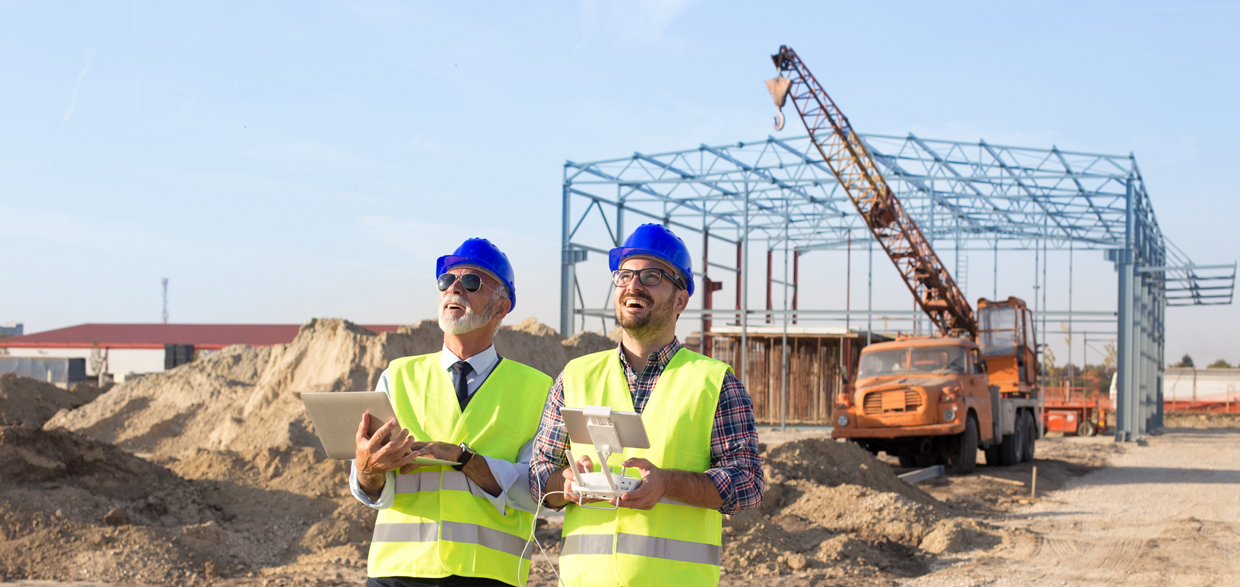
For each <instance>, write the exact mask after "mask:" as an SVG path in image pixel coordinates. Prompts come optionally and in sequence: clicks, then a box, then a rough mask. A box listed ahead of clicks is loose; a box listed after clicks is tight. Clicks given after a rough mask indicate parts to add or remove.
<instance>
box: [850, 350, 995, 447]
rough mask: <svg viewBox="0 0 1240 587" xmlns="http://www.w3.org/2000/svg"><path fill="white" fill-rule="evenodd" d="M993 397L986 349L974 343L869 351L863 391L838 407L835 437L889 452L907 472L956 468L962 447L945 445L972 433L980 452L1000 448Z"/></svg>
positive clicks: (861, 376)
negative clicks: (983, 446) (994, 444)
mask: <svg viewBox="0 0 1240 587" xmlns="http://www.w3.org/2000/svg"><path fill="white" fill-rule="evenodd" d="M991 395H992V394H991V392H990V386H989V383H988V382H987V377H986V371H985V367H984V364H983V363H982V360H981V353H980V349H979V348H978V346H977V344H975V343H974V342H972V341H970V340H966V339H962V338H938V337H923V338H902V339H899V340H896V341H893V342H884V343H878V344H873V345H870V346H868V347H866V348H865V349H863V350H862V351H861V358H860V367H859V369H858V372H857V379H856V385H855V386H854V388H853V389H852V391H851V393H848V394H845V395H842V396H841V397H840V398H839V401H838V402H837V403H838V405H837V406H836V421H835V429H834V430H832V432H831V436H832V437H833V438H849V439H853V440H855V441H857V442H858V443H859V444H861V445H862V446H864V447H865V448H866V449H868V450H870V451H871V452H875V453H877V452H878V451H885V452H887V453H888V454H890V455H892V456H895V457H898V458H899V459H900V463H901V464H902V465H904V466H925V465H930V464H935V463H936V462H940V461H947V462H948V463H949V464H951V463H952V462H953V459H952V455H951V454H950V453H952V452H954V450H953V449H956V448H962V447H953V446H950V444H951V443H950V442H944V441H942V440H941V439H943V438H954V437H958V436H960V435H961V434H964V433H965V432H966V428H969V427H971V430H972V433H973V450H974V451H976V450H977V446H978V444H979V443H990V442H991V441H992V440H993V438H994V432H993V430H994V426H993V423H992V413H993V410H992V409H991V400H992V397H991ZM970 420H972V424H970V422H969V421H970ZM966 459H967V455H966Z"/></svg>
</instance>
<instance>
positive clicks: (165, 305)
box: [163, 277, 168, 324]
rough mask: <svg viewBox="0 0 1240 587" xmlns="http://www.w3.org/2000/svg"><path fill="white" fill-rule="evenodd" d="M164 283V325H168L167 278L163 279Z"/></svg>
mask: <svg viewBox="0 0 1240 587" xmlns="http://www.w3.org/2000/svg"><path fill="white" fill-rule="evenodd" d="M163 282H164V324H167V323H168V278H167V277H165V278H164V279H163Z"/></svg>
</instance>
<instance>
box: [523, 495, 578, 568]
mask: <svg viewBox="0 0 1240 587" xmlns="http://www.w3.org/2000/svg"><path fill="white" fill-rule="evenodd" d="M557 493H558V494H560V495H565V496H567V495H568V493H569V492H567V491H552V492H551V493H547V494H544V495H543V496H542V499H540V500H538V505H536V506H534V525H533V527H532V528H530V537H529V538H528V539H526V541H525V546H523V547H522V548H521V559H524V558H525V551H526V549H528V548H529V547H530V542H533V543H534V544H537V545H538V550H539V551H541V552H542V555H543V559H544V560H546V561H547V566H549V567H551V574H553V575H555V580H556V585H563V584H564V580H563V579H561V578H560V573H558V572H556V570H555V565H553V564H551V555H549V554H547V550H546V549H545V548H543V545H542V543H541V542H538V541H537V540H534V533H535V532H537V531H538V512H539V511H540V510H542V506H543V503H544V502H546V501H547V497H548V496H551V495H555V494H557ZM560 532H561V533H563V532H564V530H563V529H561V530H560ZM530 570H531V571H532V570H534V559H533V557H530ZM526 584H529V581H528V580H527V581H526ZM520 585H521V561H520V560H518V561H517V587H520Z"/></svg>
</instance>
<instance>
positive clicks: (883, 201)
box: [766, 45, 1041, 473]
mask: <svg viewBox="0 0 1240 587" xmlns="http://www.w3.org/2000/svg"><path fill="white" fill-rule="evenodd" d="M771 60H772V62H773V63H774V64H775V69H776V72H777V73H776V77H775V78H774V79H771V80H767V82H766V87H767V90H768V91H770V93H771V98H772V99H773V100H774V102H775V107H776V108H778V109H780V114H777V115H776V124H775V129H776V130H779V129H781V128H783V123H784V119H783V114H782V109H783V107H784V105H785V104H786V103H788V102H791V103H792V106H793V107H794V108H796V111H797V115H798V116H799V117H800V118H801V122H802V123H804V124H805V130H806V131H808V132H809V136H810V140H811V141H812V142H813V143H814V147H815V148H816V149H817V151H818V154H819V155H821V156H822V160H823V162H824V163H826V165H827V167H828V168H829V169H830V170H831V174H832V175H834V176H835V178H836V180H838V181H839V185H840V186H841V187H842V188H843V189H844V192H845V193H847V194H848V198H849V199H850V200H852V203H853V205H854V206H855V207H856V208H857V213H858V215H859V216H860V218H861V219H863V220H864V221H865V224H866V227H867V228H869V230H870V233H871V234H872V235H873V236H874V241H875V242H877V243H878V244H879V245H881V246H882V248H883V251H884V252H886V253H887V256H888V258H890V259H891V262H892V263H893V264H894V265H895V267H896V270H897V271H898V272H899V273H900V277H901V278H902V279H903V280H904V283H905V285H907V286H908V288H909V292H910V293H912V294H913V299H914V300H916V301H917V304H918V305H919V306H921V309H922V310H923V311H924V312H925V313H926V315H927V316H928V317H929V318H930V321H931V322H932V323H933V324H934V326H935V328H936V329H937V330H938V332H939V334H940V336H939V337H932V338H905V339H900V340H896V341H893V342H886V343H880V344H874V345H870V346H867V347H866V348H865V349H864V350H862V351H861V366H860V371H859V373H857V379H856V385H855V386H853V387H851V388H849V387H847V386H846V387H845V391H844V392H843V393H841V394H840V395H839V396H838V397H837V398H836V409H835V418H836V420H835V429H834V430H833V431H832V433H831V436H832V437H833V438H848V439H851V440H854V441H856V442H857V443H859V444H861V445H862V446H864V447H865V448H866V449H868V450H869V451H870V452H873V453H877V452H878V451H885V452H886V453H887V454H889V455H893V456H895V457H897V458H899V459H900V464H902V465H905V466H928V465H932V464H936V463H944V464H947V465H949V466H950V467H951V470H952V471H954V472H956V473H970V472H972V471H973V468H974V466H975V465H976V464H977V450H978V449H979V448H981V449H984V450H985V451H986V462H987V464H991V465H993V464H1005V465H1010V464H1015V463H1018V462H1021V461H1031V460H1033V445H1034V441H1035V440H1037V437H1038V427H1037V425H1036V422H1037V419H1036V418H1035V415H1036V413H1037V404H1038V399H1039V394H1040V393H1041V390H1040V387H1039V384H1038V375H1037V370H1038V365H1037V359H1036V355H1035V349H1037V343H1036V341H1035V340H1034V332H1033V321H1032V316H1031V314H1030V312H1029V309H1028V308H1027V307H1026V306H1025V302H1023V301H1021V300H1019V299H1017V298H1008V299H1007V300H1005V301H995V302H991V301H987V300H980V301H979V302H978V309H977V313H976V314H975V313H974V312H973V307H972V306H970V305H969V301H968V299H966V298H965V295H964V292H963V290H961V288H960V287H959V286H958V285H957V284H956V282H955V280H953V279H952V276H951V274H950V272H948V270H947V267H946V266H945V265H944V264H943V261H942V260H941V259H939V256H938V254H936V253H935V252H934V247H933V246H932V244H931V242H930V240H929V239H927V238H926V236H925V234H923V233H922V232H921V228H920V227H918V226H917V221H916V220H915V219H913V217H912V215H911V214H909V213H908V211H907V210H905V209H904V205H903V204H902V203H901V202H900V199H899V198H898V197H896V193H895V192H894V191H893V190H892V189H891V186H889V185H887V180H886V179H884V178H883V174H882V172H881V171H880V170H879V166H878V164H877V163H876V162H875V160H874V158H873V157H872V156H871V155H870V152H869V149H868V148H866V145H865V142H864V141H863V140H861V138H860V137H859V135H858V134H857V133H856V132H855V131H854V130H853V128H852V123H851V122H849V121H848V117H847V116H844V113H843V111H841V110H840V108H839V106H838V105H836V103H835V101H834V100H832V99H831V97H830V96H828V95H827V92H826V90H824V89H823V88H822V85H821V84H819V83H818V80H817V79H816V78H815V77H814V75H813V74H812V73H810V71H809V67H807V66H806V65H805V63H804V62H803V61H801V58H800V56H798V55H797V53H796V51H793V50H792V48H791V47H788V46H787V45H782V46H780V48H779V52H778V53H776V54H774V55H772V56H771Z"/></svg>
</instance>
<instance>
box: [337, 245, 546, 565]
mask: <svg viewBox="0 0 1240 587" xmlns="http://www.w3.org/2000/svg"><path fill="white" fill-rule="evenodd" d="M435 276H436V279H437V284H438V286H439V292H440V294H439V327H440V328H441V329H443V332H444V337H443V350H441V351H440V352H438V353H432V354H429V355H421V356H416V357H405V358H401V359H396V360H395V361H392V362H391V363H390V364H389V365H388V368H387V370H386V371H384V372H383V375H382V376H381V377H380V378H379V384H378V386H377V388H378V390H380V391H384V392H386V393H387V394H388V396H389V398H390V399H391V400H392V407H393V409H394V410H395V411H396V419H395V420H392V421H390V422H387V423H385V424H384V425H383V426H382V427H380V428H379V430H378V431H376V432H375V434H374V435H370V434H368V433H367V430H368V429H369V418H370V416H369V415H366V416H363V418H362V422H361V423H360V424H359V425H358V428H357V458H356V460H355V461H354V462H353V468H352V472H351V473H350V477H349V485H350V487H351V489H352V490H353V495H354V496H356V497H357V499H358V500H360V501H361V502H362V503H364V504H366V505H368V506H370V507H372V508H375V509H377V510H379V517H378V520H377V521H376V523H375V533H374V538H373V540H372V541H371V545H370V557H369V565H368V569H367V576H368V578H367V580H366V585H367V586H368V587H411V586H427V585H436V586H438V585H453V586H496V585H515V584H518V582H519V583H520V584H524V582H525V580H526V579H527V578H528V576H529V566H530V559H529V558H527V557H526V556H525V553H524V546H525V541H526V537H527V536H528V535H529V534H530V532H531V531H532V529H533V525H534V516H533V511H534V507H535V504H534V502H533V501H532V500H531V499H530V496H529V493H528V491H526V489H527V487H528V476H529V460H530V454H531V452H532V448H531V447H532V442H533V441H532V440H531V439H532V438H533V436H534V432H535V431H536V429H537V426H538V420H539V414H540V412H541V410H542V406H543V403H544V401H545V399H546V397H547V389H548V387H550V385H551V378H550V377H548V376H546V375H544V374H543V373H542V372H540V371H538V370H536V369H534V368H532V367H528V366H525V365H522V364H520V363H518V362H516V361H513V360H511V359H505V358H502V357H500V356H499V355H497V354H496V352H495V345H494V344H493V343H492V340H493V337H494V335H495V332H496V330H498V329H499V326H500V323H501V322H502V321H503V319H504V316H506V315H507V314H508V313H509V312H510V311H512V308H513V307H515V306H516V302H517V296H516V288H515V284H514V282H513V271H512V265H511V264H509V262H508V257H507V256H506V255H504V253H503V252H502V251H500V250H499V249H498V248H497V247H496V246H495V245H493V244H491V243H490V242H489V241H487V240H486V239H480V238H473V239H469V240H467V241H465V243H464V244H462V245H461V246H460V247H458V248H457V250H456V251H455V252H454V253H453V254H451V255H445V256H443V257H440V258H439V260H438V262H437V263H436V275H435ZM393 433H394V434H393ZM420 456H424V457H433V458H436V459H440V460H444V461H452V462H455V463H458V464H457V465H454V466H447V465H418V464H415V463H412V462H411V461H412V460H413V459H415V458H417V457H420Z"/></svg>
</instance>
